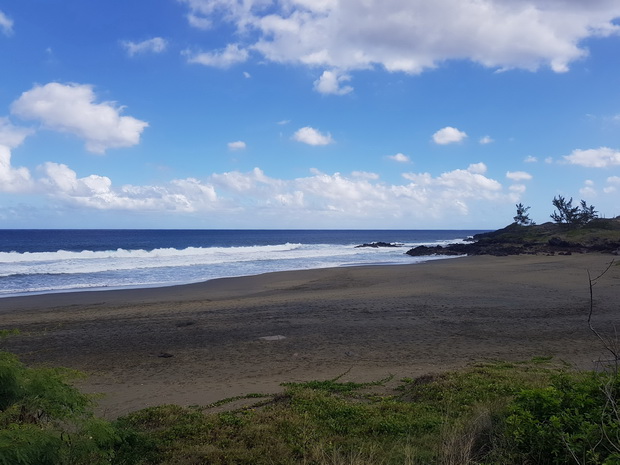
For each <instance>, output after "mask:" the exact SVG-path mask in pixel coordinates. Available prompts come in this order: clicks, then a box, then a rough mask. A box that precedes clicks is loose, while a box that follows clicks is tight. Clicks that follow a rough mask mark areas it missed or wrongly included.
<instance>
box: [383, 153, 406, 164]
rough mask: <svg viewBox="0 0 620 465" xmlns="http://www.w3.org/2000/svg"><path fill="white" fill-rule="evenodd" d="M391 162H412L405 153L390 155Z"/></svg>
mask: <svg viewBox="0 0 620 465" xmlns="http://www.w3.org/2000/svg"><path fill="white" fill-rule="evenodd" d="M387 158H388V159H390V160H394V161H396V162H398V163H409V162H410V161H411V160H410V159H409V157H408V156H407V155H405V154H404V153H397V154H396V155H388V157H387Z"/></svg>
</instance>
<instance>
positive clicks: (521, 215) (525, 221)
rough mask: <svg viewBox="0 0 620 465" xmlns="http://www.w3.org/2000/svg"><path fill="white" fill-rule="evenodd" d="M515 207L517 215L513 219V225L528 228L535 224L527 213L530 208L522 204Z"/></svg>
mask: <svg viewBox="0 0 620 465" xmlns="http://www.w3.org/2000/svg"><path fill="white" fill-rule="evenodd" d="M516 207H517V214H516V215H515V216H514V217H513V220H514V222H515V224H518V225H520V226H530V225H532V224H535V223H534V222H533V221H532V220H531V218H530V215H529V213H528V212H527V211H528V210H529V209H530V207H526V206H525V205H523V204H522V203H518V204H517V205H516Z"/></svg>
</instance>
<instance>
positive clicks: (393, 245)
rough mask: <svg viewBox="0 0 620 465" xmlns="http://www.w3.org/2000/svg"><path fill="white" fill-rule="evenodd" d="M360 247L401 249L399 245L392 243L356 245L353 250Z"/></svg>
mask: <svg viewBox="0 0 620 465" xmlns="http://www.w3.org/2000/svg"><path fill="white" fill-rule="evenodd" d="M360 247H374V248H378V247H402V245H401V244H394V243H392V242H369V243H367V244H361V245H356V246H355V248H356V249H359V248H360Z"/></svg>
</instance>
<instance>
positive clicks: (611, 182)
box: [603, 176, 620, 194]
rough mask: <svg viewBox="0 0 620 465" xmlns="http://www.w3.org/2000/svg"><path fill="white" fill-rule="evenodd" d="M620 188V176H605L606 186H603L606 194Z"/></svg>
mask: <svg viewBox="0 0 620 465" xmlns="http://www.w3.org/2000/svg"><path fill="white" fill-rule="evenodd" d="M619 188H620V176H610V177H608V178H607V186H605V187H604V188H603V192H605V193H606V194H612V193H614V192H616V191H617V190H618V189H619Z"/></svg>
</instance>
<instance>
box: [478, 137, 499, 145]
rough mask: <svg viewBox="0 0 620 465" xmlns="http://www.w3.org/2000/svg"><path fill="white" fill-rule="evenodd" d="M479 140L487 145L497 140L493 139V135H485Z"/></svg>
mask: <svg viewBox="0 0 620 465" xmlns="http://www.w3.org/2000/svg"><path fill="white" fill-rule="evenodd" d="M478 142H480V144H482V145H487V144H491V143H493V142H495V141H494V140H493V139H491V136H484V137H481V138H480V140H479V141H478Z"/></svg>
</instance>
